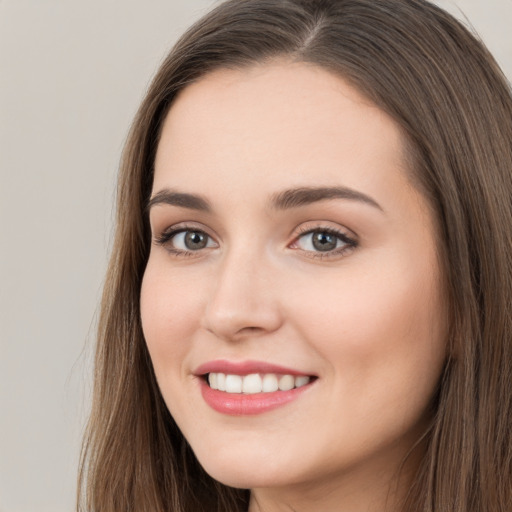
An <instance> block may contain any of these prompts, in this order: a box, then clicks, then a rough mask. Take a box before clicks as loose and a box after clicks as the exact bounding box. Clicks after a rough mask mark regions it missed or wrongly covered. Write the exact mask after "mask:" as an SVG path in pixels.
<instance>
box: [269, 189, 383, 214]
mask: <svg viewBox="0 0 512 512" xmlns="http://www.w3.org/2000/svg"><path fill="white" fill-rule="evenodd" d="M329 199H348V200H350V201H359V202H361V203H364V204H367V205H370V206H373V207H374V208H377V209H378V210H381V211H384V209H383V208H382V206H381V205H380V204H379V203H377V201H375V199H373V198H371V197H370V196H367V195H366V194H363V193H362V192H359V191H357V190H354V189H351V188H348V187H300V188H294V189H290V190H284V191H283V192H279V193H278V194H275V195H273V196H272V198H271V205H272V207H273V208H275V209H277V210H287V209H290V208H297V207H299V206H305V205H308V204H312V203H316V202H318V201H325V200H329Z"/></svg>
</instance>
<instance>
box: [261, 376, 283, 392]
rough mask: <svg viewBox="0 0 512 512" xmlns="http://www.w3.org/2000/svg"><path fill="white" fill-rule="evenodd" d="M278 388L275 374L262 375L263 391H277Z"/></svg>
mask: <svg viewBox="0 0 512 512" xmlns="http://www.w3.org/2000/svg"><path fill="white" fill-rule="evenodd" d="M278 389H279V384H278V383H277V375H274V374H272V373H267V374H266V375H265V376H264V377H263V392H264V393H272V391H277V390H278Z"/></svg>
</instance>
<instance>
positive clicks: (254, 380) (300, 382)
mask: <svg viewBox="0 0 512 512" xmlns="http://www.w3.org/2000/svg"><path fill="white" fill-rule="evenodd" d="M310 380H311V379H310V378H309V377H306V376H305V375H301V376H299V377H295V376H293V375H277V374H275V373H265V374H259V373H251V374H250V375H232V374H225V373H209V374H208V383H209V384H210V387H211V388H212V389H218V390H219V391H225V392H226V393H246V394H253V393H271V392H273V391H277V390H280V391H289V390H290V389H293V388H300V387H301V386H305V385H306V384H308V383H309V381H310Z"/></svg>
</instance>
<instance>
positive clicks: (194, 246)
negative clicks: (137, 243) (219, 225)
mask: <svg viewBox="0 0 512 512" xmlns="http://www.w3.org/2000/svg"><path fill="white" fill-rule="evenodd" d="M156 243H157V244H159V245H163V246H165V247H166V249H168V250H169V251H170V252H173V253H176V254H186V253H189V252H196V251H200V250H201V249H207V248H210V247H217V244H216V243H215V242H214V241H213V239H212V238H211V236H210V235H208V234H207V233H205V232H204V231H201V230H200V229H186V228H179V229H170V230H168V231H166V232H164V233H162V235H161V236H160V237H158V238H157V239H156Z"/></svg>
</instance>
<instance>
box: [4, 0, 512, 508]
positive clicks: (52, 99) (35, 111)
mask: <svg viewBox="0 0 512 512" xmlns="http://www.w3.org/2000/svg"><path fill="white" fill-rule="evenodd" d="M438 3H439V4H441V5H443V6H444V7H447V8H448V9H449V10H450V11H451V12H453V13H455V14H456V15H457V16H458V17H463V15H462V13H461V11H460V10H462V12H463V13H464V14H465V16H466V17H467V19H468V20H469V22H470V23H471V24H472V25H473V26H474V27H475V29H476V30H477V31H478V32H479V33H480V35H481V37H482V38H483V39H484V41H485V42H486V43H487V44H488V46H489V47H490V49H491V51H492V52H493V53H494V55H495V56H496V57H497V59H498V61H499V62H500V63H501V65H502V67H503V68H504V70H505V72H506V73H507V75H508V76H509V77H512V36H511V34H510V27H511V26H512V0H459V1H439V2H438ZM212 4H213V2H212V1H211V0H187V1H177V0H149V1H147V2H146V1H145V2H143V1H142V0H139V1H137V0H123V1H121V0H88V1H87V2H84V1H78V0H0V177H1V182H0V192H1V195H0V208H1V210H0V226H1V231H0V234H1V243H2V250H1V263H0V271H1V286H0V311H1V313H0V512H67V511H71V510H73V504H74V493H75V475H76V467H77V460H78V453H79V446H80V436H81V432H82V428H83V424H84V421H85V418H86V414H87V408H88V400H89V393H90V384H91V383H90V372H91V356H92V346H93V341H94V329H95V312H96V308H97V303H98V300H99V297H100V290H101V283H102V279H103V273H104V270H105V265H106V258H107V252H108V247H109V243H110V235H111V219H112V203H113V190H114V183H115V173H116V169H117V165H118V160H119V155H120V152H121V148H122V145H123V140H124V137H125V135H126V133H127V129H128V126H129V124H130V121H131V118H132V116H133V114H134V112H135V110H136V108H137V106H138V103H139V101H140V100H141V98H142V95H143V93H144V90H145V89H146V87H147V85H148V82H149V80H150V78H151V76H152V74H153V73H154V71H155V70H156V68H157V66H158V64H159V62H160V61H161V60H162V58H163V57H164V55H165V53H166V52H167V50H168V49H169V48H170V46H171V44H172V42H173V41H175V39H176V38H177V36H178V35H179V34H180V33H181V32H182V31H183V30H184V29H185V28H186V27H187V26H188V25H189V24H190V23H191V22H193V21H194V20H195V19H196V18H197V17H198V16H199V15H200V14H201V13H202V12H204V11H205V10H206V9H207V8H208V7H209V6H211V5H212Z"/></svg>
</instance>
